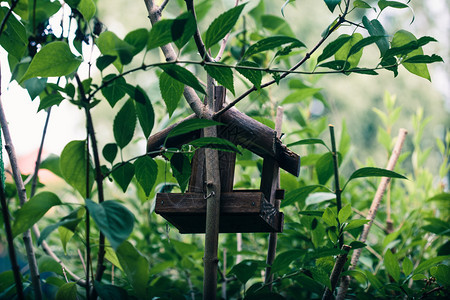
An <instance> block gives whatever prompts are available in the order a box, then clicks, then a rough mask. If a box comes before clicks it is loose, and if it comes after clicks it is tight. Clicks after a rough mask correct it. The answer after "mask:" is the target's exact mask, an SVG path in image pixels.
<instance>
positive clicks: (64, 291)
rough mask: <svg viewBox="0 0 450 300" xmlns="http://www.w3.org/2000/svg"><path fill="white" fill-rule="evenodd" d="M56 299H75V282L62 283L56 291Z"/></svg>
mask: <svg viewBox="0 0 450 300" xmlns="http://www.w3.org/2000/svg"><path fill="white" fill-rule="evenodd" d="M55 299H56V300H77V283H76V282H68V283H66V284H64V285H62V286H61V287H60V288H59V289H58V292H57V293H56V297H55Z"/></svg>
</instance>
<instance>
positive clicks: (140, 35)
mask: <svg viewBox="0 0 450 300" xmlns="http://www.w3.org/2000/svg"><path fill="white" fill-rule="evenodd" d="M123 40H124V41H125V42H127V43H128V44H130V45H131V46H133V47H134V50H133V54H134V55H136V54H138V53H139V52H141V51H142V49H144V48H145V46H146V45H147V41H148V30H147V29H145V28H139V29H136V30H133V31H130V32H129V33H128V34H127V35H126V36H125V38H124V39H123Z"/></svg>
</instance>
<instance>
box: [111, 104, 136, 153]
mask: <svg viewBox="0 0 450 300" xmlns="http://www.w3.org/2000/svg"><path fill="white" fill-rule="evenodd" d="M135 128H136V109H135V107H134V104H133V100H131V99H130V100H128V101H127V102H125V104H124V105H123V106H122V108H121V109H120V111H119V112H118V113H117V115H116V117H115V118H114V124H113V131H114V139H115V140H116V143H117V146H119V148H121V149H123V148H124V147H125V146H126V145H128V144H129V143H130V142H131V139H132V138H133V135H134V130H135Z"/></svg>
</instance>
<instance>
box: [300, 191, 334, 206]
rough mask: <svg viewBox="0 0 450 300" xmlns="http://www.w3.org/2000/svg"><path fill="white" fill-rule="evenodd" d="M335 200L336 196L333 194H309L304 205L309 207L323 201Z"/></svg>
mask: <svg viewBox="0 0 450 300" xmlns="http://www.w3.org/2000/svg"><path fill="white" fill-rule="evenodd" d="M334 199H336V194H334V193H313V194H309V195H308V197H307V198H306V201H305V204H306V205H311V204H318V203H322V202H325V201H330V200H334Z"/></svg>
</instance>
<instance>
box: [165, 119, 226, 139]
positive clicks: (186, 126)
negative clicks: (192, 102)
mask: <svg viewBox="0 0 450 300" xmlns="http://www.w3.org/2000/svg"><path fill="white" fill-rule="evenodd" d="M218 125H223V124H222V123H219V122H216V121H212V120H207V119H189V120H186V121H184V122H182V123H180V124H178V125H177V126H175V127H174V128H173V129H172V130H171V131H170V132H169V134H168V135H167V138H170V137H174V136H177V135H181V134H185V133H188V132H192V131H195V130H198V129H203V128H206V127H209V126H218Z"/></svg>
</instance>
